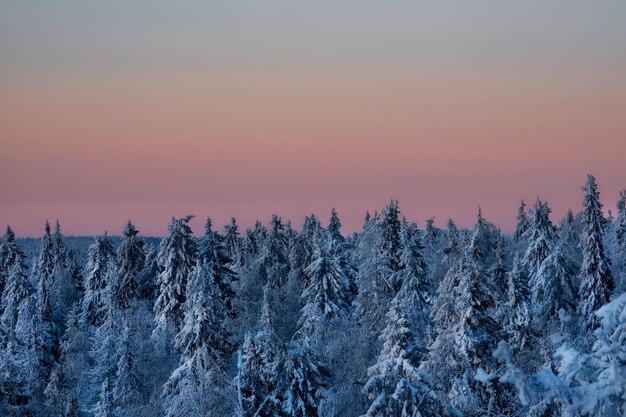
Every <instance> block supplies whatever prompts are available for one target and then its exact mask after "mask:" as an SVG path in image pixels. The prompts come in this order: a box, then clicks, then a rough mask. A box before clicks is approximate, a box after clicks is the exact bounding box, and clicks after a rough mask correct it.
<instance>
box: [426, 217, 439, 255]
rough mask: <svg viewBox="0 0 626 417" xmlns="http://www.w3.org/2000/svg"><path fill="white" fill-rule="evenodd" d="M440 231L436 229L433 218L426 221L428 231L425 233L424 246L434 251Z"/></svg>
mask: <svg viewBox="0 0 626 417" xmlns="http://www.w3.org/2000/svg"><path fill="white" fill-rule="evenodd" d="M438 236H439V231H438V230H437V228H436V227H435V218H434V217H431V218H429V219H427V220H426V230H425V233H424V246H426V247H427V248H429V249H433V248H434V247H435V245H436V244H437V238H438Z"/></svg>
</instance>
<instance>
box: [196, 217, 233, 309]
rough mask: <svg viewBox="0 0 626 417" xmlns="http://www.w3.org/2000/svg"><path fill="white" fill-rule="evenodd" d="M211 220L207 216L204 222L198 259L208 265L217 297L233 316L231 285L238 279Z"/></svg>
mask: <svg viewBox="0 0 626 417" xmlns="http://www.w3.org/2000/svg"><path fill="white" fill-rule="evenodd" d="M211 226H212V222H211V219H210V218H208V219H207V221H206V224H205V231H204V236H202V238H201V239H200V242H199V243H198V260H197V262H204V263H205V264H206V265H210V266H211V268H213V270H212V272H211V273H212V276H211V279H212V280H213V281H214V283H215V285H217V288H218V290H219V295H218V296H219V298H220V299H221V300H222V301H223V302H224V305H225V306H226V308H227V309H228V313H229V315H230V316H234V313H235V312H234V305H233V302H234V299H235V290H234V288H233V285H234V283H235V281H237V280H238V277H237V274H236V273H235V271H233V270H232V269H231V265H233V261H232V259H231V258H230V257H229V256H228V251H227V250H226V249H225V247H224V245H223V242H222V243H220V239H219V237H218V235H217V234H216V233H215V232H213V230H212V229H211Z"/></svg>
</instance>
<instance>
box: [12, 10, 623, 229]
mask: <svg viewBox="0 0 626 417" xmlns="http://www.w3.org/2000/svg"><path fill="white" fill-rule="evenodd" d="M625 21H626V2H623V1H597V2H590V1H578V0H551V1H545V0H542V1H535V0H530V1H524V2H508V1H501V0H499V1H487V0H477V1H472V2H442V1H428V0H425V1H404V0H398V1H394V2H385V1H370V0H359V1H345V0H336V1H324V0H322V1H316V2H309V1H306V2H305V1H294V0H291V1H247V0H238V1H232V0H229V1H210V0H207V1H199V0H180V1H176V2H174V1H163V0H151V1H144V0H136V1H127V0H125V1H121V0H109V1H106V2H73V1H65V0H55V1H49V0H42V1H37V2H25V1H8V0H0V226H3V224H10V225H11V226H12V227H13V229H14V230H15V232H16V233H17V234H18V235H19V236H38V235H41V233H42V230H43V224H44V222H45V220H46V219H50V220H51V221H53V220H55V219H59V221H60V222H61V224H62V226H63V231H64V233H65V234H68V235H87V234H100V233H103V232H104V231H105V230H107V231H108V232H109V233H110V234H119V233H120V232H121V230H122V228H123V225H124V224H125V222H126V221H127V220H128V219H132V220H133V222H134V223H135V224H136V225H137V227H138V228H139V229H140V231H141V232H142V233H143V234H145V235H162V234H163V233H165V231H166V226H167V223H168V221H169V219H170V217H171V216H183V215H186V214H189V213H191V214H195V215H196V216H198V218H197V219H196V220H194V221H195V223H194V229H195V230H196V232H197V233H200V232H201V230H202V229H201V225H202V223H203V219H204V218H205V217H206V216H209V215H210V216H211V217H213V219H214V223H216V224H218V225H221V224H226V223H227V222H228V221H229V219H230V218H231V217H232V216H234V217H236V218H237V220H238V222H239V223H240V225H241V227H242V228H245V227H247V226H251V225H252V224H253V223H254V221H255V220H256V219H260V220H261V221H264V222H266V221H268V220H269V219H270V218H271V214H272V213H278V214H279V215H281V216H283V218H284V219H291V220H292V221H293V223H294V226H296V227H299V226H300V225H301V224H302V220H303V218H304V216H305V215H307V214H309V213H315V214H317V215H319V216H320V217H321V219H322V221H323V223H326V222H327V219H328V217H329V213H330V209H331V208H332V207H335V208H336V209H337V210H338V212H339V215H340V217H341V219H342V222H343V224H344V231H345V232H353V231H356V230H358V229H359V228H360V227H361V225H362V222H363V217H364V214H365V211H366V210H367V209H369V210H371V211H373V210H375V209H379V210H380V208H382V207H383V206H384V205H385V204H386V203H387V202H388V201H389V199H390V198H397V199H398V200H399V202H400V210H401V212H402V214H403V215H405V216H406V217H407V218H408V219H411V220H415V221H417V222H418V224H420V225H423V224H424V222H425V220H426V219H427V218H430V217H435V224H436V225H438V226H440V227H444V226H445V222H446V221H447V219H448V218H453V219H454V220H455V221H456V222H457V223H458V224H459V225H461V226H465V227H471V226H472V225H473V224H474V222H475V218H476V212H477V208H478V206H479V205H480V206H481V207H482V211H483V215H484V216H485V217H486V218H487V219H489V220H491V221H492V222H494V223H496V224H497V225H499V226H500V227H502V229H503V230H504V231H511V230H512V229H513V228H514V225H515V215H516V212H517V206H518V205H519V200H520V199H521V198H524V199H525V200H527V201H528V202H530V203H532V202H533V201H534V199H535V198H536V197H537V196H539V197H540V198H542V199H544V200H547V201H548V202H549V204H550V205H551V207H552V208H553V209H554V212H553V219H554V220H555V221H556V220H558V218H559V217H561V216H563V215H564V214H565V212H566V210H567V209H568V208H572V209H573V210H575V211H576V210H579V209H580V206H581V199H582V191H581V190H580V187H581V186H582V185H583V183H584V182H585V179H586V174H587V173H592V174H593V175H595V176H596V178H597V179H598V182H599V185H600V191H601V193H602V195H601V196H602V199H603V201H604V203H605V205H606V208H613V207H615V202H616V200H617V198H618V196H619V190H621V189H622V188H625V187H626V163H625V161H626V52H625V51H626V24H624V22H625Z"/></svg>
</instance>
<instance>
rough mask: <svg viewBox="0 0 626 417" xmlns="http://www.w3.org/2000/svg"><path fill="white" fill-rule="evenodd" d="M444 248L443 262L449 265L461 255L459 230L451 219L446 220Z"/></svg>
mask: <svg viewBox="0 0 626 417" xmlns="http://www.w3.org/2000/svg"><path fill="white" fill-rule="evenodd" d="M445 238H446V242H447V243H446V247H445V248H444V249H443V253H444V260H445V261H446V262H447V263H448V264H449V265H451V264H452V263H454V261H455V260H456V259H458V256H459V254H460V253H461V247H460V246H461V242H460V236H459V229H458V228H457V227H456V224H455V223H454V221H452V219H448V223H447V226H446V232H445Z"/></svg>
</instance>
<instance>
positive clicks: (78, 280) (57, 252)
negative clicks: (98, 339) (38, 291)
mask: <svg viewBox="0 0 626 417" xmlns="http://www.w3.org/2000/svg"><path fill="white" fill-rule="evenodd" d="M51 247H52V258H53V267H54V269H53V275H54V276H53V279H52V280H51V287H50V290H49V292H50V305H51V310H52V317H53V321H54V323H55V325H56V327H57V328H59V329H61V328H62V327H63V324H64V323H65V317H66V315H67V314H68V313H69V311H70V309H71V308H72V306H73V305H74V303H75V302H76V301H77V300H79V299H80V296H81V292H82V290H83V287H82V284H83V277H82V276H81V268H80V267H79V266H78V263H77V262H76V259H75V258H74V254H73V253H72V251H71V250H70V249H69V248H68V247H67V246H66V245H65V242H64V241H63V235H62V234H61V225H60V223H59V221H58V220H57V222H56V225H55V227H54V233H53V234H52V238H51Z"/></svg>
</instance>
